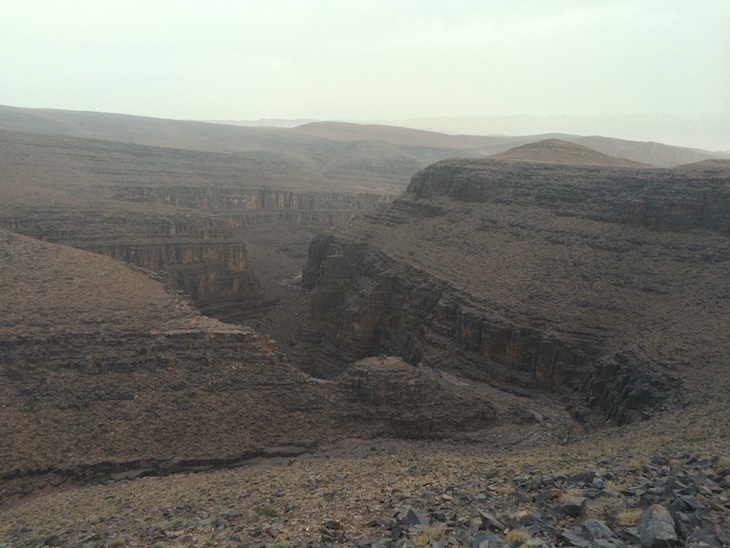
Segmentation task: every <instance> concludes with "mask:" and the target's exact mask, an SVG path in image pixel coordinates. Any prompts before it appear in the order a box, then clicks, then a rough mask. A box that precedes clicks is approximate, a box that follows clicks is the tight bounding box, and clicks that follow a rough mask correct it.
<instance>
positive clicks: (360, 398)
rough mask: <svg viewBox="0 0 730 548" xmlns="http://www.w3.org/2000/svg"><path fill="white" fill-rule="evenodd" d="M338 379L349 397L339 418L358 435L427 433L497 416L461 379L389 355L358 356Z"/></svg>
mask: <svg viewBox="0 0 730 548" xmlns="http://www.w3.org/2000/svg"><path fill="white" fill-rule="evenodd" d="M337 384H338V386H339V388H340V390H341V392H342V394H343V399H344V400H345V401H347V402H348V403H349V405H348V406H347V410H346V411H345V412H344V413H343V414H342V415H341V417H340V420H342V421H343V422H344V423H352V424H354V425H355V426H357V428H358V430H359V431H360V432H361V435H367V436H373V437H380V436H387V437H398V438H413V439H428V438H434V437H440V436H445V435H449V433H452V432H462V431H465V430H479V429H482V428H485V427H487V426H489V425H491V424H493V423H494V422H495V421H496V412H495V410H494V407H493V406H492V405H491V404H490V403H489V402H488V401H487V400H486V398H484V397H483V396H480V395H478V394H477V393H476V392H475V391H473V390H472V389H471V388H470V387H469V386H468V385H466V384H465V383H463V382H462V383H458V382H456V383H455V382H454V381H453V380H452V381H450V380H449V378H448V377H446V376H444V375H443V374H441V373H439V372H437V371H434V370H433V369H430V368H425V367H414V366H412V365H409V364H408V363H406V362H404V361H403V360H401V359H400V358H395V357H392V356H390V357H389V356H380V357H376V358H366V359H364V360H360V361H359V362H356V363H355V364H353V365H352V366H351V367H350V368H349V369H348V370H347V371H346V372H345V373H344V374H343V375H341V376H340V377H339V378H338V380H337Z"/></svg>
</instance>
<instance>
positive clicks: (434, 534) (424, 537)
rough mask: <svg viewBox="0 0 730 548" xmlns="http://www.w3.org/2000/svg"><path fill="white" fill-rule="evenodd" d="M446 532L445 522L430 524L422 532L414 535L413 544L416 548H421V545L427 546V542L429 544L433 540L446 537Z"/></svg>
mask: <svg viewBox="0 0 730 548" xmlns="http://www.w3.org/2000/svg"><path fill="white" fill-rule="evenodd" d="M445 532H446V525H444V524H443V523H439V524H436V525H429V526H427V527H426V528H425V529H424V530H423V532H422V533H418V534H417V535H415V536H414V537H413V545H414V546H415V547H416V548H420V547H421V546H426V544H428V543H429V542H431V541H432V540H441V539H442V538H444V533H445Z"/></svg>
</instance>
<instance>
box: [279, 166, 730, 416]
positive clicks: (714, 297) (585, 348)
mask: <svg viewBox="0 0 730 548" xmlns="http://www.w3.org/2000/svg"><path fill="white" fill-rule="evenodd" d="M689 172H691V174H689V175H688V173H689ZM728 196H730V175H729V172H728V171H727V170H724V171H723V170H718V169H715V168H708V169H699V168H697V169H695V170H653V169H635V170H632V169H625V168H620V169H616V168H599V167H578V166H555V165H545V164H524V165H523V164H514V163H512V164H504V163H500V162H496V161H492V162H490V161H485V162H477V161H471V160H464V161H461V160H459V161H447V162H441V163H439V164H436V165H434V166H431V167H429V168H427V169H426V170H424V171H422V172H419V173H418V174H416V175H415V176H414V177H413V180H412V183H411V185H410V187H409V192H408V193H406V194H405V195H403V196H402V197H401V198H399V199H398V200H396V201H395V202H394V203H393V204H392V205H391V206H390V207H389V208H388V209H383V210H379V211H377V212H375V213H373V214H370V215H368V216H367V217H366V218H364V219H361V220H360V221H358V222H356V223H354V224H353V225H352V226H350V227H349V228H346V229H342V230H340V231H339V232H337V233H332V234H325V235H321V236H319V237H317V238H315V239H314V241H313V242H312V244H311V246H310V252H309V259H308V262H307V266H306V268H305V269H304V272H303V277H302V287H303V288H304V290H305V291H306V292H309V294H310V297H309V299H310V315H309V318H307V320H306V321H304V322H303V323H302V325H301V326H300V329H299V334H300V336H299V340H298V343H297V345H296V346H295V347H294V349H293V352H292V359H293V361H294V363H295V364H296V365H298V366H299V367H301V368H302V369H304V370H305V371H307V372H310V373H311V374H313V375H316V376H321V377H325V378H334V377H336V376H337V375H339V374H340V373H341V372H343V371H344V370H346V368H347V365H348V364H349V363H350V362H351V361H353V360H357V359H362V358H365V357H368V356H374V355H379V354H386V355H394V356H399V357H401V358H403V359H404V360H405V361H406V362H408V363H410V364H412V365H421V366H426V367H432V368H434V369H439V370H448V371H455V372H458V373H460V374H462V375H466V376H469V377H471V378H474V379H479V380H482V381H487V382H490V383H492V384H495V385H501V386H505V387H508V386H509V387H513V389H514V388H517V389H521V388H526V389H530V390H534V389H546V390H552V391H558V392H566V393H572V394H578V395H579V397H580V399H581V400H583V401H584V402H585V403H586V404H587V405H588V406H589V407H592V408H594V409H597V410H600V411H601V413H603V414H604V416H607V417H610V418H611V419H612V420H614V421H615V422H617V423H623V422H627V421H630V420H633V419H636V418H638V417H640V416H642V414H643V413H646V412H650V410H651V409H657V408H661V407H662V406H666V405H677V404H681V403H682V402H683V401H684V400H683V398H684V397H685V395H686V394H687V393H690V392H691V391H690V390H689V386H688V384H691V383H692V382H702V381H701V380H697V379H695V377H694V375H695V373H694V371H696V369H693V367H692V365H691V364H692V363H693V362H695V363H702V364H703V367H709V368H712V367H721V362H720V361H718V359H719V356H720V355H724V354H723V353H724V352H728V351H730V348H726V346H723V350H719V351H718V353H716V354H715V357H714V358H711V357H710V356H709V355H708V354H707V352H708V348H707V346H706V344H705V343H704V342H703V341H705V339H706V338H707V337H709V338H710V339H711V340H713V341H722V340H723V339H722V337H721V335H720V333H721V331H722V327H721V326H722V325H723V323H724V322H725V321H727V320H728V319H730V318H728V309H726V308H723V305H722V304H719V303H725V302H730V301H727V299H728V297H730V294H727V292H726V291H725V290H720V289H719V288H720V287H724V285H723V284H724V282H723V280H724V274H723V272H724V269H725V268H726V267H727V265H728V264H730V250H729V249H728V246H727V240H726V236H725V234H726V233H727V231H728V230H729V229H730V225H729V224H728V219H729V218H730V216H729V214H728V211H730V210H729V209H728V206H727V204H728V201H727V199H728ZM637 203H642V204H644V205H643V206H641V208H639V209H641V214H638V213H636V212H637V211H638V209H636V207H637ZM718 290H719V293H718ZM690 295H691V296H690ZM718 299H719V300H718ZM687 318H696V319H695V320H687ZM697 321H699V322H700V323H701V324H702V327H699V325H698V324H697ZM703 331H704V334H703ZM710 339H707V340H710ZM722 344H724V343H722ZM712 352H713V353H714V352H715V351H714V350H713V351H712ZM703 356H704V357H703ZM683 384H684V388H683ZM576 413H577V414H578V415H581V414H582V412H581V411H579V410H576Z"/></svg>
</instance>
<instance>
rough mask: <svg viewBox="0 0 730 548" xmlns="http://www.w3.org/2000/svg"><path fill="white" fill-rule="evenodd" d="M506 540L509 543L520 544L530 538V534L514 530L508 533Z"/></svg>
mask: <svg viewBox="0 0 730 548" xmlns="http://www.w3.org/2000/svg"><path fill="white" fill-rule="evenodd" d="M504 538H506V539H507V542H510V543H512V542H519V543H523V542H525V541H526V540H527V539H528V538H530V533H528V532H527V531H521V530H519V529H512V530H510V531H507V534H506V535H505V536H504Z"/></svg>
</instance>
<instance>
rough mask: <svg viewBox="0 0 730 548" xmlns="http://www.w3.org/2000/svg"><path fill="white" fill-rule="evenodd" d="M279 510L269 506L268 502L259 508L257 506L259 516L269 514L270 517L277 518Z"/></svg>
mask: <svg viewBox="0 0 730 548" xmlns="http://www.w3.org/2000/svg"><path fill="white" fill-rule="evenodd" d="M279 515H280V514H279V511H278V510H277V509H276V508H274V507H273V506H271V505H270V504H264V505H263V506H262V507H261V508H259V516H269V517H270V518H278V517H279Z"/></svg>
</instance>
